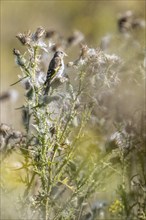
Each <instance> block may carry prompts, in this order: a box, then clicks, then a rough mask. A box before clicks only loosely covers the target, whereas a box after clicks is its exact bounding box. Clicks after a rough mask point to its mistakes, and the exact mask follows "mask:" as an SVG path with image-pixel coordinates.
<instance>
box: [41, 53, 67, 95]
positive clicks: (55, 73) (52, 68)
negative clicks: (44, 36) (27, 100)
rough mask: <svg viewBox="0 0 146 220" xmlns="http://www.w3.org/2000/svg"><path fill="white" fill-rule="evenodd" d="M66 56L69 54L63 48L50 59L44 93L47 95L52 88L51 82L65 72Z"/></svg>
mask: <svg viewBox="0 0 146 220" xmlns="http://www.w3.org/2000/svg"><path fill="white" fill-rule="evenodd" d="M64 56H67V54H66V53H65V52H63V51H61V50H58V51H56V52H55V54H54V56H53V58H52V60H51V61H50V64H49V67H48V71H47V76H46V80H45V82H44V95H47V94H48V92H49V89H50V83H51V81H52V80H54V79H55V78H61V77H62V75H63V72H64V61H63V58H64Z"/></svg>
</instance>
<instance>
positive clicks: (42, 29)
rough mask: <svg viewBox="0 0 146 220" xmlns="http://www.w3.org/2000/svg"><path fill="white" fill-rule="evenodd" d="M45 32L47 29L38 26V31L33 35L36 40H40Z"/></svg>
mask: <svg viewBox="0 0 146 220" xmlns="http://www.w3.org/2000/svg"><path fill="white" fill-rule="evenodd" d="M44 34H45V29H44V28H43V27H38V28H37V30H36V32H35V33H34V34H33V35H32V39H33V40H34V41H38V40H39V39H40V38H42V37H43V36H44Z"/></svg>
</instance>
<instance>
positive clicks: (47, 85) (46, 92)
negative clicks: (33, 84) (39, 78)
mask: <svg viewBox="0 0 146 220" xmlns="http://www.w3.org/2000/svg"><path fill="white" fill-rule="evenodd" d="M49 90H50V82H47V83H44V95H48V92H49Z"/></svg>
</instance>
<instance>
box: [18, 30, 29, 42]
mask: <svg viewBox="0 0 146 220" xmlns="http://www.w3.org/2000/svg"><path fill="white" fill-rule="evenodd" d="M16 38H18V40H19V41H20V42H21V43H22V44H23V45H30V44H31V42H32V35H31V33H30V31H28V32H27V33H26V34H22V33H18V34H17V35H16Z"/></svg>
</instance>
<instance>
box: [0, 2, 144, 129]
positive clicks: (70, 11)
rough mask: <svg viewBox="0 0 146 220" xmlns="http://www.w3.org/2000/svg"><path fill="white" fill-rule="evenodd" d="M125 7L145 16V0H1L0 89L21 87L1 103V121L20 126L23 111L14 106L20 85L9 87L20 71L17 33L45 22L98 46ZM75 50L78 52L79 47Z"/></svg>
mask: <svg viewBox="0 0 146 220" xmlns="http://www.w3.org/2000/svg"><path fill="white" fill-rule="evenodd" d="M126 10H132V11H134V13H135V14H136V15H137V16H138V17H140V18H141V17H145V1H143V0H134V1H132V0H129V1H128V0H124V1H121V0H115V1H112V0H110V1H109V0H108V1H106V0H104V1H102V0H101V1H98V0H97V1H90V0H88V1H79V0H78V1H71V0H69V1H63V0H61V1H53V0H52V1H51V0H49V1H13V0H11V1H9V0H6V1H5V0H3V1H1V93H2V92H5V91H7V90H10V89H16V90H18V91H19V97H18V99H17V101H15V102H12V101H6V102H3V103H2V104H1V121H2V122H4V123H8V124H15V127H16V128H17V129H18V128H20V127H21V115H20V112H19V111H16V110H15V108H17V107H20V106H21V104H22V97H23V93H22V90H21V88H20V85H16V86H15V87H13V88H12V87H10V84H12V83H14V82H15V81H17V79H18V78H17V77H18V74H19V70H18V68H17V67H16V64H15V62H14V56H13V54H12V50H13V48H14V47H16V48H19V47H20V44H19V42H18V41H17V39H16V37H15V36H16V35H17V33H19V32H24V31H28V30H31V31H34V30H36V28H37V27H38V26H42V27H44V28H45V29H47V30H56V31H58V32H59V33H60V34H61V35H62V36H65V37H68V36H70V35H71V33H72V32H73V31H74V30H79V31H81V32H82V33H83V34H84V35H85V41H86V43H87V45H88V46H89V47H98V46H99V43H100V40H101V38H102V37H103V36H104V35H106V34H108V33H117V32H118V28H117V16H118V14H119V13H122V12H124V11H126ZM75 53H76V54H75V56H76V55H78V53H79V50H77V51H75ZM48 62H49V61H48ZM16 115H17V117H16Z"/></svg>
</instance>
